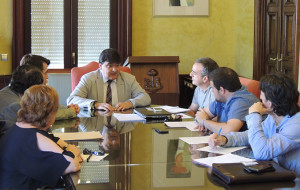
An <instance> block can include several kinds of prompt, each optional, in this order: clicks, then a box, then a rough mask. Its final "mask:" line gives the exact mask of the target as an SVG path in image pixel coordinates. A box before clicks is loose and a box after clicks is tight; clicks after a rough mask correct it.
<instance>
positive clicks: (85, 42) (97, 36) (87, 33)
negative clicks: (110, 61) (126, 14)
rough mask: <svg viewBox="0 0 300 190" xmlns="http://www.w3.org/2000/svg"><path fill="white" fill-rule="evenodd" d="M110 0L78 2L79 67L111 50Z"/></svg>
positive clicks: (96, 59) (81, 0)
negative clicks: (105, 50)
mask: <svg viewBox="0 0 300 190" xmlns="http://www.w3.org/2000/svg"><path fill="white" fill-rule="evenodd" d="M109 37H110V0H78V66H83V65H86V64H87V63H89V62H91V61H99V55H100V52H101V51H102V50H104V49H107V48H109Z"/></svg>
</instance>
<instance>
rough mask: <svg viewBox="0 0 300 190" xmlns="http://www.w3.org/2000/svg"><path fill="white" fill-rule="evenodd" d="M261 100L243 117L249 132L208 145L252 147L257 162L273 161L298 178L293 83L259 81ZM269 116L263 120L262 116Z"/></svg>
mask: <svg viewBox="0 0 300 190" xmlns="http://www.w3.org/2000/svg"><path fill="white" fill-rule="evenodd" d="M259 87H260V92H261V93H260V99H261V100H262V102H257V103H254V104H253V105H252V106H251V107H250V108H249V115H247V116H246V122H247V125H248V130H247V131H244V132H232V133H228V134H225V135H224V136H221V135H217V134H216V133H214V134H212V135H211V136H210V140H209V145H210V146H212V147H215V146H218V145H220V146H224V147H230V146H249V145H250V146H251V148H252V151H253V155H254V157H255V159H257V160H270V159H273V160H274V161H275V162H277V163H278V164H279V165H281V166H283V167H284V168H286V169H289V170H292V171H295V172H296V173H297V175H298V176H299V175H300V160H299V158H300V112H299V106H298V98H299V92H298V90H297V86H296V84H295V83H294V81H293V80H292V79H291V78H289V77H288V76H286V75H284V74H280V73H276V74H270V75H266V76H264V77H262V78H261V80H260V84H259ZM264 114H268V117H267V118H266V119H265V120H262V115H264Z"/></svg>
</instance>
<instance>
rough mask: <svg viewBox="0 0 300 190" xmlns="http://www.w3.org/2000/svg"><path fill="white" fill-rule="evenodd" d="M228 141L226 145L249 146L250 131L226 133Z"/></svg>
mask: <svg viewBox="0 0 300 190" xmlns="http://www.w3.org/2000/svg"><path fill="white" fill-rule="evenodd" d="M225 137H226V138H227V140H228V141H227V143H226V145H224V147H231V146H249V142H248V131H243V132H230V133H228V134H226V135H225Z"/></svg>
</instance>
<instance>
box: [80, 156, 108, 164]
mask: <svg viewBox="0 0 300 190" xmlns="http://www.w3.org/2000/svg"><path fill="white" fill-rule="evenodd" d="M81 156H82V158H83V161H86V160H87V158H88V157H89V156H90V155H89V154H81ZM106 156H108V154H104V155H103V156H97V155H94V154H93V155H92V156H91V158H90V159H89V162H99V161H101V160H103V159H104V158H105V157H106Z"/></svg>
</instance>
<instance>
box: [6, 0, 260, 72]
mask: <svg viewBox="0 0 300 190" xmlns="http://www.w3.org/2000/svg"><path fill="white" fill-rule="evenodd" d="M1 2H2V5H1V8H0V18H1V19H0V23H1V29H0V40H1V44H0V54H1V53H8V58H9V59H8V61H5V62H2V61H0V75H5V74H11V64H12V62H11V46H12V44H11V39H12V2H11V0H1ZM152 2H153V0H142V1H141V0H133V3H132V4H133V13H132V15H133V18H132V25H133V26H132V31H133V32H132V33H133V34H132V40H133V45H132V46H133V55H136V56H137V55H174V56H180V61H181V62H180V64H179V73H180V74H188V73H189V72H190V70H191V67H192V64H193V61H194V60H195V59H197V58H199V57H204V56H208V57H212V58H213V59H215V60H216V61H217V62H218V63H219V65H220V66H228V67H231V68H234V69H236V71H237V72H238V73H239V74H240V75H243V76H246V77H250V78H251V77H252V66H253V63H252V61H253V28H254V21H253V20H254V19H253V17H254V16H253V15H254V0H250V1H249V0H229V1H217V0H210V8H209V12H210V13H209V14H210V15H209V16H203V17H153V16H152Z"/></svg>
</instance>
